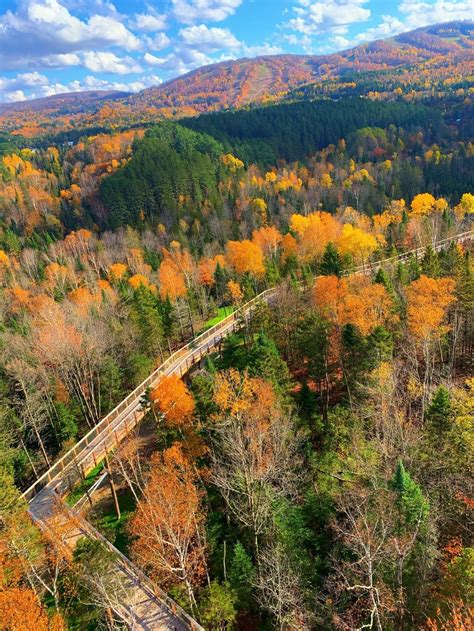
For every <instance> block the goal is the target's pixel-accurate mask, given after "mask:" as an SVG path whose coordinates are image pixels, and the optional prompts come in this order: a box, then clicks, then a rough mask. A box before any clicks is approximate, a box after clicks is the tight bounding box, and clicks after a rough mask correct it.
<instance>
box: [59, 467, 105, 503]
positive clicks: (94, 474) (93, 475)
mask: <svg viewBox="0 0 474 631" xmlns="http://www.w3.org/2000/svg"><path fill="white" fill-rule="evenodd" d="M103 469H104V463H103V462H101V463H99V464H98V465H97V466H96V467H94V468H93V469H92V471H89V473H88V474H87V475H86V477H85V479H84V480H82V482H80V483H79V484H78V485H77V486H75V487H74V488H73V490H72V491H71V493H69V495H68V496H67V497H66V504H67V505H68V506H74V504H75V503H76V502H77V501H78V500H80V499H81V497H82V496H83V495H84V494H85V492H86V491H88V490H89V489H90V488H91V486H92V485H93V484H94V482H95V481H96V480H97V478H98V477H99V476H100V475H101V473H102V471H103Z"/></svg>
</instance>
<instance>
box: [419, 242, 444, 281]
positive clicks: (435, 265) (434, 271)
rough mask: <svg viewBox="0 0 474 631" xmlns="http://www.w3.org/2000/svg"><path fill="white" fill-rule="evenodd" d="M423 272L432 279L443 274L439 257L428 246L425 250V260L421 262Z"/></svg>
mask: <svg viewBox="0 0 474 631" xmlns="http://www.w3.org/2000/svg"><path fill="white" fill-rule="evenodd" d="M421 271H422V273H423V274H425V276H429V277H430V278H439V276H440V273H441V266H440V263H439V257H438V255H437V253H436V252H435V251H434V250H433V248H432V247H431V246H428V247H427V248H426V250H425V254H424V256H423V260H422V261H421Z"/></svg>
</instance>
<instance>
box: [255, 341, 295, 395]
mask: <svg viewBox="0 0 474 631" xmlns="http://www.w3.org/2000/svg"><path fill="white" fill-rule="evenodd" d="M249 372H250V374H252V375H255V376H256V377H260V378H261V379H265V381H269V382H270V383H271V384H272V385H273V386H275V387H276V389H277V390H278V391H280V392H281V393H282V394H286V392H288V387H289V383H290V371H289V370H288V366H287V364H286V362H285V361H284V360H283V359H282V358H281V357H280V353H279V352H278V349H277V347H276V345H275V342H274V341H273V340H271V339H270V338H268V337H267V336H266V335H265V333H259V335H258V337H257V340H256V342H255V344H254V346H253V348H252V352H251V357H250V360H249Z"/></svg>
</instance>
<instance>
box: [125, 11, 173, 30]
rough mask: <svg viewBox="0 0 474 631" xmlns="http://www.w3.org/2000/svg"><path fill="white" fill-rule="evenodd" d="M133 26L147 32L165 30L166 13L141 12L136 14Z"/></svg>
mask: <svg viewBox="0 0 474 631" xmlns="http://www.w3.org/2000/svg"><path fill="white" fill-rule="evenodd" d="M132 28H135V29H136V30H138V31H145V32H146V33H156V31H163V30H164V29H165V28H166V15H160V14H156V15H155V14H152V13H139V14H137V15H135V19H134V20H133V23H132Z"/></svg>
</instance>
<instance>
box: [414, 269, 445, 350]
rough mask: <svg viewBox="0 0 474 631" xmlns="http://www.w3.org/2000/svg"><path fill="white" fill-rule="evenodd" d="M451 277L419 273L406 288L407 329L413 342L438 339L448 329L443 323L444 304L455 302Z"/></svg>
mask: <svg viewBox="0 0 474 631" xmlns="http://www.w3.org/2000/svg"><path fill="white" fill-rule="evenodd" d="M455 286H456V284H455V281H454V280H453V279H452V278H439V279H436V278H429V277H428V276H424V275H422V276H420V278H419V279H418V280H415V281H413V282H412V283H411V284H410V285H409V286H408V287H407V290H406V296H407V320H408V330H409V332H410V333H411V335H412V336H413V337H414V339H415V341H416V342H417V343H420V344H422V343H424V342H426V341H431V340H438V339H439V338H440V337H441V336H442V335H444V334H445V333H446V332H447V331H449V325H447V324H443V322H444V320H445V317H446V313H447V309H448V307H449V306H450V305H451V304H452V303H453V302H454V301H455V299H456V298H455V295H454V289H455Z"/></svg>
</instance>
